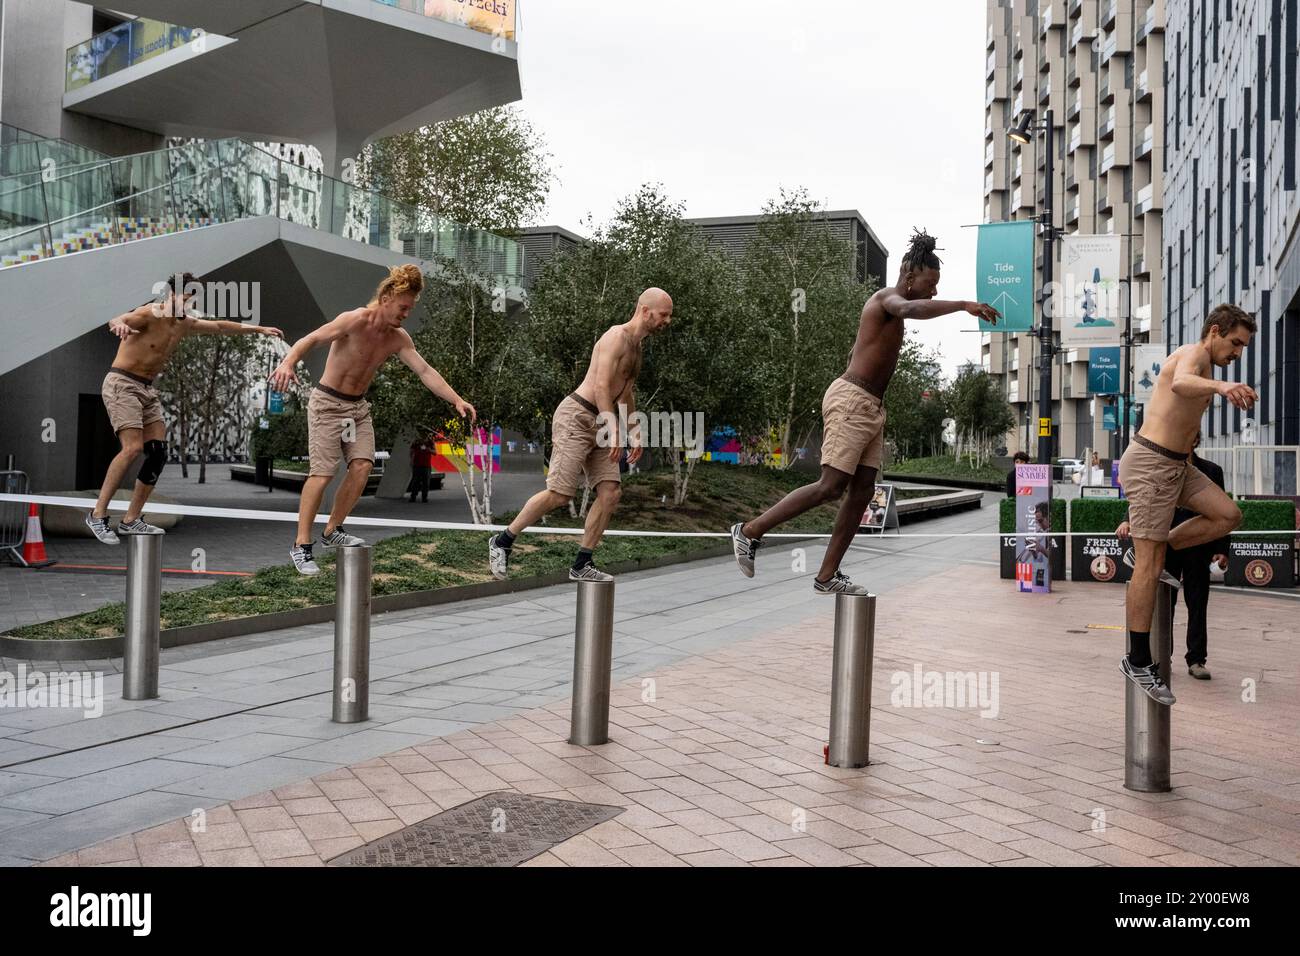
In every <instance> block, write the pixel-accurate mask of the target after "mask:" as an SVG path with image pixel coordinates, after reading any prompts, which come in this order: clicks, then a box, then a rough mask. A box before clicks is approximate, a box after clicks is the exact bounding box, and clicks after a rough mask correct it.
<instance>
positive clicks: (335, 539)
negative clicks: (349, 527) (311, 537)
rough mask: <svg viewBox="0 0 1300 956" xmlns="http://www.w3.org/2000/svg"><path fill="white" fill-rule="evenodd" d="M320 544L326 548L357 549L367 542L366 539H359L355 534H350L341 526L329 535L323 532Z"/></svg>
mask: <svg viewBox="0 0 1300 956" xmlns="http://www.w3.org/2000/svg"><path fill="white" fill-rule="evenodd" d="M320 543H321V546H322V547H325V548H355V547H357V546H359V545H363V544H365V543H366V542H365V539H364V538H358V537H357V536H356V535H355V534H348V533H347V531H346V530H345V529H344V527H343V525H339V526H338V527H337V528H335V529H334V530H333V531H331V532H330V533H329V534H326V533H325V532H324V531H322V532H321V534H320Z"/></svg>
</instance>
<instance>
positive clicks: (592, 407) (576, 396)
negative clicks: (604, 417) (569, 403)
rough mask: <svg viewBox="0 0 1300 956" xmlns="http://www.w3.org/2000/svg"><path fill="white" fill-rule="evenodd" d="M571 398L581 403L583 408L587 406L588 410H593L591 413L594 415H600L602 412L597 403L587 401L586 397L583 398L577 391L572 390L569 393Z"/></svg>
mask: <svg viewBox="0 0 1300 956" xmlns="http://www.w3.org/2000/svg"><path fill="white" fill-rule="evenodd" d="M569 398H571V399H573V400H574V401H575V402H577V403H578V404H579V405H581V406H582V407H583V408H585V409H586V410H587V411H589V412H591V414H593V415H599V414H600V409H599V408H597V407H596V406H595V405H593V404H592V403H591V402H589V401H587V400H586V399H585V398H583V397H582V396H581V395H579V394H578V393H577V392H570V393H569Z"/></svg>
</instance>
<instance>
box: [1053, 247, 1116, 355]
mask: <svg viewBox="0 0 1300 956" xmlns="http://www.w3.org/2000/svg"><path fill="white" fill-rule="evenodd" d="M1122 240H1123V237H1121V236H1111V235H1105V236H1064V237H1062V239H1061V266H1062V270H1063V275H1062V281H1061V288H1060V290H1059V291H1057V292H1055V293H1054V294H1053V296H1052V310H1053V315H1054V317H1055V318H1056V319H1057V320H1058V321H1057V325H1058V327H1059V328H1060V330H1061V347H1062V348H1080V347H1088V346H1092V345H1118V344H1119V340H1120V330H1121V329H1122V328H1123V327H1124V316H1123V307H1124V305H1123V297H1122V296H1121V294H1120V293H1121V292H1122V286H1121V285H1120V281H1119V279H1120V271H1119V262H1120V243H1121V242H1122Z"/></svg>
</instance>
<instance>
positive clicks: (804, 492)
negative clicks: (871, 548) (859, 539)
mask: <svg viewBox="0 0 1300 956" xmlns="http://www.w3.org/2000/svg"><path fill="white" fill-rule="evenodd" d="M934 248H935V240H934V238H933V237H932V236H929V235H926V233H925V232H924V231H916V232H914V233H913V234H912V240H911V243H910V244H909V246H908V250H907V255H906V256H904V258H903V263H902V268H901V269H900V270H899V273H898V281H897V282H896V283H895V284H894V285H892V286H890V287H889V288H887V289H881V290H880V291H879V292H877V293H876V294H875V295H873V296H872V297H871V298H870V299H868V300H867V304H866V305H865V306H864V307H863V309H862V321H861V322H860V323H859V325H858V337H857V339H855V340H854V342H853V351H852V352H850V353H849V367H848V370H847V371H845V373H844V374H843V375H841V376H840V377H839V378H837V379H836V380H835V381H833V382H831V385H830V387H829V388H828V389H826V395H825V396H824V397H823V398H822V450H821V464H822V470H821V477H820V478H819V479H818V480H817V481H816V482H814V483H813V484H810V485H804V486H803V487H802V488H798V489H796V490H795V491H792V492H790V494H788V495H786V496H785V497H784V498H782V499H781V500H780V501H778V502H777V503H776V504H775V505H773V506H772V507H771V508H769V509H768V510H767V511H765V512H763V514H761V515H759V516H758V517H757V518H754V519H753V520H751V521H748V522H744V521H742V522H738V523H736V524H735V525H732V528H731V541H732V545H733V547H734V549H735V553H736V563H737V564H739V565H740V570H741V572H742V573H743V574H744V575H745V576H746V577H751V578H752V577H753V576H754V558H755V556H756V555H757V553H758V546H759V542H760V541H761V540H762V538H763V535H765V534H767V532H769V531H771V530H772V529H773V528H775V527H777V526H778V525H780V524H783V523H784V522H786V521H789V520H790V519H791V518H795V517H797V516H799V515H801V514H803V513H804V512H806V511H809V510H811V509H812V508H816V507H817V506H818V505H824V504H827V503H829V502H832V501H839V500H840V499H841V498H842V499H843V501H842V502H841V504H840V509H839V513H838V515H837V516H836V518H835V527H834V529H832V532H831V538H830V543H829V544H828V545H827V548H826V556H825V557H824V558H823V559H822V565H821V568H820V570H819V572H818V574H817V577H816V578H815V579H814V581H813V590H814V591H816V592H818V593H819V594H866V593H867V589H866V588H865V587H863V586H861V585H857V584H854V583H853V582H852V581H850V580H849V578H848V577H847V576H846V575H845V574H843V573H842V572H841V571H840V561H841V560H843V558H844V554H845V552H846V551H848V549H849V544H850V543H852V541H853V536H854V535H855V534H857V531H858V527H859V525H860V524H861V523H862V515H863V513H864V512H865V511H866V507H867V502H869V501H870V500H871V493H872V491H873V490H874V489H875V484H876V475H877V473H878V472H879V471H880V462H881V452H882V451H883V448H884V442H885V407H884V394H885V389H886V388H888V387H889V380H890V379H891V378H892V377H893V375H894V368H895V367H896V366H897V365H898V354H899V352H900V351H901V349H902V347H903V332H904V328H903V326H904V323H905V322H906V321H907V320H908V319H937V318H939V317H940V316H944V315H951V314H952V313H954V312H969V313H970V314H971V315H974V316H978V317H979V318H981V319H985V320H986V321H988V322H996V321H997V320H998V316H999V313H998V311H997V310H996V309H994V308H993V307H992V306H991V305H984V304H982V303H979V302H956V301H951V302H950V301H942V300H939V299H936V298H935V297H934V296H935V293H936V292H937V291H938V288H939V267H940V262H939V257H938V256H936V255H935V254H934ZM846 491H847V492H848V494H847V495H845V492H846Z"/></svg>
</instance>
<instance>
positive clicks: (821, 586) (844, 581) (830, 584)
mask: <svg viewBox="0 0 1300 956" xmlns="http://www.w3.org/2000/svg"><path fill="white" fill-rule="evenodd" d="M813 590H814V591H816V592H817V593H818V594H869V593H871V592H869V591H868V590H867V589H866V588H865V587H863V586H862V585H861V584H854V583H853V582H852V581H850V580H849V578H848V575H846V574H845V573H844V572H843V571H836V572H835V576H834V577H832V578H831V579H830V580H829V581H826V582H825V583H823V582H821V581H818V580H817V579H816V578H813Z"/></svg>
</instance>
